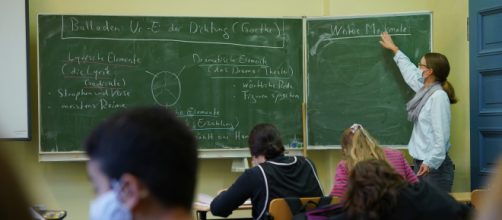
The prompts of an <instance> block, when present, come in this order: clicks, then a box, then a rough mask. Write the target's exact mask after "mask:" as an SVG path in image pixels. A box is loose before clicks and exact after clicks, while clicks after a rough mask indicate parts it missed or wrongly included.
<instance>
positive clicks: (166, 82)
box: [38, 15, 303, 152]
mask: <svg viewBox="0 0 502 220" xmlns="http://www.w3.org/2000/svg"><path fill="white" fill-rule="evenodd" d="M38 49H39V50H38V51H39V56H38V58H39V61H38V62H39V97H40V104H39V105H40V148H41V149H40V151H41V152H71V151H82V147H81V143H82V141H83V140H84V138H85V137H86V136H87V135H88V133H89V131H90V130H91V129H92V128H93V127H94V126H95V125H96V124H97V123H99V122H100V121H102V120H103V119H104V118H106V117H107V116H109V115H111V114H113V113H114V112H116V111H119V110H122V109H124V108H128V107H134V106H145V105H160V106H165V107H168V108H171V109H174V110H175V111H176V112H177V114H178V115H179V117H182V118H183V119H185V120H186V122H187V123H188V124H189V125H190V126H191V127H192V129H193V130H194V132H195V133H196V135H197V139H198V141H199V146H200V148H202V149H213V148H216V149H225V148H242V147H246V146H247V145H246V141H247V135H248V132H249V131H250V129H251V128H252V126H253V125H255V124H256V123H259V122H272V123H274V124H276V125H277V126H278V128H279V129H280V130H281V132H282V135H283V138H284V142H285V143H286V144H288V145H291V146H295V145H296V144H297V143H300V142H301V141H302V122H301V103H302V102H303V80H302V79H303V74H302V73H303V71H302V70H303V62H302V60H303V54H302V20H301V19H283V18H208V17H205V18H204V17H153V16H149V17H144V16H78V15H39V17H38Z"/></svg>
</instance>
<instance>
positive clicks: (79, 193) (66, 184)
mask: <svg viewBox="0 0 502 220" xmlns="http://www.w3.org/2000/svg"><path fill="white" fill-rule="evenodd" d="M29 4H30V32H31V33H30V42H31V47H30V53H31V56H30V63H31V77H30V80H31V82H32V87H31V91H30V98H31V103H30V104H31V109H30V110H31V120H32V121H31V123H32V128H33V131H32V132H33V133H32V134H33V135H32V136H33V140H32V141H18V142H8V143H6V146H4V147H3V148H2V149H1V150H2V151H6V153H7V154H8V155H10V158H9V159H10V160H11V161H12V162H13V163H14V164H15V167H16V169H17V171H18V173H19V175H20V177H21V179H22V180H23V182H24V184H25V186H26V188H27V189H28V191H29V193H30V195H31V197H32V200H33V201H34V203H35V204H44V205H46V206H47V207H49V208H53V209H65V210H68V212H69V217H68V219H72V220H73V219H75V220H84V219H88V216H87V212H88V207H89V206H88V205H89V202H90V201H91V199H92V198H93V192H92V187H91V185H90V184H89V181H88V179H87V174H86V171H85V163H83V162H50V163H49V162H38V134H37V133H38V127H37V126H38V123H37V121H38V114H37V112H38V108H37V105H38V101H37V89H38V88H37V85H36V82H37V75H36V73H37V72H36V65H37V58H36V47H37V45H36V15H37V14H38V13H65V14H71V13H76V14H118V15H166V16H248V17H249V16H251V17H256V16H268V17H276V16H302V15H305V16H339V15H363V14H382V13H393V12H409V11H424V10H425V11H433V13H434V21H433V25H434V29H433V33H434V36H433V42H434V48H433V49H434V50H435V51H440V52H442V53H444V54H445V55H446V56H448V57H449V59H450V63H451V66H452V72H451V76H450V78H449V80H450V81H451V82H452V83H453V85H454V86H455V88H456V92H457V95H458V97H459V99H460V102H459V103H458V104H456V105H454V106H453V107H452V145H453V146H452V150H451V151H450V154H451V157H452V158H453V160H454V162H455V163H456V171H455V175H456V176H455V184H454V190H455V191H468V190H470V183H469V172H470V170H469V167H470V161H469V151H470V150H469V98H468V97H469V93H468V92H469V84H468V43H467V41H466V35H467V31H466V30H467V28H466V17H467V8H468V6H467V5H468V1H467V0H441V1H438V0H379V1H374V0H356V1H343V0H310V1H301V0H275V1H267V0H254V1H235V0H212V1H197V0H185V1H165V0H144V1H132V0H106V1H103V0H85V1H82V0H80V1H77V0H65V1H58V0H30V1H29ZM309 157H310V158H311V159H313V160H314V162H315V163H316V164H317V167H318V170H319V175H320V177H321V182H322V184H323V185H324V188H325V192H327V191H328V190H329V189H330V187H331V184H332V176H333V175H334V169H335V165H336V164H337V163H338V161H339V160H340V157H341V155H340V151H339V150H319V151H309ZM231 162H232V161H231V160H226V159H202V160H201V163H200V174H199V182H198V187H197V190H198V192H203V193H207V194H213V195H214V194H215V193H216V192H217V191H218V190H219V189H221V188H225V187H228V186H229V185H230V184H231V183H232V182H233V181H234V180H235V178H237V176H238V175H239V173H231V172H230V168H231Z"/></svg>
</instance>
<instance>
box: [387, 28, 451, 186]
mask: <svg viewBox="0 0 502 220" xmlns="http://www.w3.org/2000/svg"><path fill="white" fill-rule="evenodd" d="M380 44H381V45H382V46H383V47H384V48H386V49H389V50H391V51H392V52H393V53H394V61H395V62H396V64H397V66H398V67H399V70H400V71H401V74H402V75H403V78H404V80H405V81H406V83H407V84H408V85H409V86H410V87H411V89H413V91H415V92H416V94H415V96H414V97H413V98H412V99H411V100H410V101H409V102H408V103H407V104H406V109H407V110H408V120H410V121H411V122H413V131H412V133H411V139H410V142H409V144H408V149H409V152H410V155H411V156H412V157H413V158H414V163H415V172H416V174H417V176H419V177H420V178H423V179H425V180H427V181H430V182H431V183H432V184H435V185H436V186H438V187H439V188H441V189H442V190H444V191H447V192H450V191H451V187H452V185H453V175H454V173H453V170H454V164H453V162H452V161H451V159H450V157H449V156H448V150H449V149H450V145H451V144H450V124H451V113H450V104H454V103H456V102H457V98H456V97H455V91H454V89H453V86H452V85H451V84H450V83H449V82H448V81H447V80H446V78H447V77H448V75H449V73H450V64H449V63H448V59H447V58H446V57H445V56H444V55H442V54H439V53H426V54H425V55H424V56H423V57H422V59H421V60H420V62H419V63H418V67H417V66H415V65H414V64H413V63H412V62H411V61H410V59H409V58H408V57H407V56H406V55H404V53H403V52H401V51H400V50H399V48H398V47H397V46H396V45H395V44H394V42H393V41H392V38H391V36H390V35H389V34H388V33H387V32H383V33H382V35H381V41H380Z"/></svg>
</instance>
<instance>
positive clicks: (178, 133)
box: [85, 107, 197, 220]
mask: <svg viewBox="0 0 502 220" xmlns="http://www.w3.org/2000/svg"><path fill="white" fill-rule="evenodd" d="M85 151H86V153H87V155H88V156H89V159H90V160H89V162H88V163H87V171H88V173H89V176H90V178H91V181H92V183H93V185H94V187H95V191H96V194H97V198H96V199H95V200H94V201H93V202H92V203H91V209H90V219H92V220H129V219H135V220H142V219H158V220H168V219H173V220H174V219H176V220H183V219H192V214H191V207H192V200H193V197H194V187H195V179H196V171H197V146H196V140H195V137H194V135H193V134H192V132H191V130H190V129H189V128H188V126H187V125H186V124H185V123H184V122H183V121H181V120H180V119H178V118H176V115H175V114H174V113H173V112H172V111H170V110H167V109H165V108H161V107H151V108H136V109H130V110H126V111H123V112H120V113H118V114H116V115H114V116H112V117H111V118H109V119H108V120H106V121H104V122H103V123H101V124H100V125H99V126H98V127H97V128H95V129H94V131H92V133H91V134H90V136H89V137H88V139H87V141H86V143H85Z"/></svg>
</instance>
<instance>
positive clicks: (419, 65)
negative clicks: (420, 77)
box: [417, 63, 430, 69]
mask: <svg viewBox="0 0 502 220" xmlns="http://www.w3.org/2000/svg"><path fill="white" fill-rule="evenodd" d="M417 65H418V67H421V66H423V67H425V68H427V69H430V67H429V66H427V65H425V64H423V63H417Z"/></svg>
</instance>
